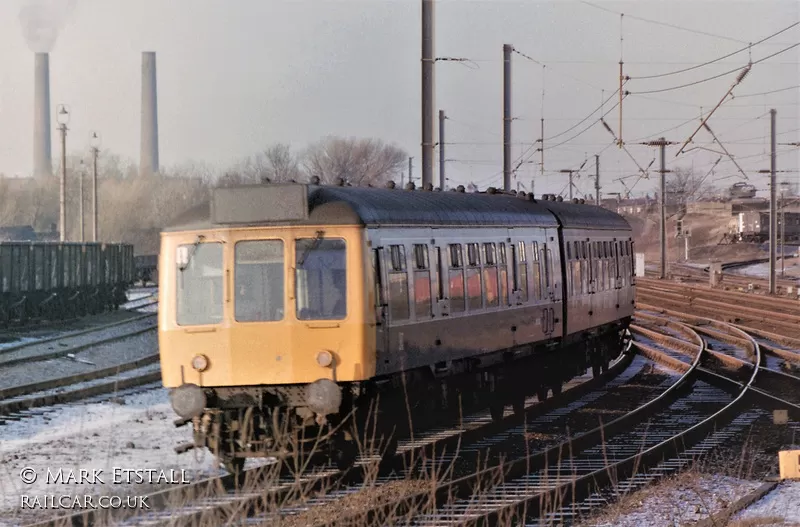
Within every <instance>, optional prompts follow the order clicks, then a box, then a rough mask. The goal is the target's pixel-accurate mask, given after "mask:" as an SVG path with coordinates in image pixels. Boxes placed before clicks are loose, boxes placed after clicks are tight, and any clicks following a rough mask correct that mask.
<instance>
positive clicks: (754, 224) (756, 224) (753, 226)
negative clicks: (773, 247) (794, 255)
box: [737, 210, 800, 243]
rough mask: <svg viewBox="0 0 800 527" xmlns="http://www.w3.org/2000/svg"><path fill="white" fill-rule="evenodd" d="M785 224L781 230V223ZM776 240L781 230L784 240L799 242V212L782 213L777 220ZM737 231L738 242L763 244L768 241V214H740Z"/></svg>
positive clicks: (749, 212) (760, 212) (753, 212)
mask: <svg viewBox="0 0 800 527" xmlns="http://www.w3.org/2000/svg"><path fill="white" fill-rule="evenodd" d="M782 222H786V224H785V225H784V226H783V229H781V223H782ZM777 227H778V231H777V234H778V240H780V235H781V230H783V236H784V240H785V241H787V242H796V241H800V212H798V211H796V210H795V211H783V212H781V213H779V214H778V218H777ZM737 231H738V235H739V241H743V242H756V243H758V242H765V241H767V240H769V212H762V211H747V212H740V213H739V218H738V223H737Z"/></svg>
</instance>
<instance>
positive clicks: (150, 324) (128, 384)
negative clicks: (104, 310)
mask: <svg viewBox="0 0 800 527" xmlns="http://www.w3.org/2000/svg"><path fill="white" fill-rule="evenodd" d="M141 300H142V301H143V302H142V304H143V305H148V303H149V302H150V300H149V299H144V298H143V299H141ZM155 317H156V314H155V313H148V314H144V315H140V316H135V317H132V318H129V319H127V320H123V321H118V322H114V323H110V324H104V325H101V326H95V327H92V328H89V329H85V330H79V331H73V332H68V333H64V334H60V335H56V336H53V337H49V338H44V339H39V340H34V341H32V342H27V343H22V344H20V345H17V346H13V347H10V348H5V349H2V350H0V374H4V377H5V381H6V382H5V383H4V384H6V386H5V387H3V388H0V425H2V424H6V423H7V422H9V421H18V420H20V419H24V418H27V417H32V416H37V415H42V414H47V413H51V412H54V411H57V410H58V409H59V408H60V407H62V406H63V405H66V404H70V403H74V402H76V401H85V402H102V401H105V400H108V399H111V398H113V397H122V396H127V395H132V394H136V393H140V392H142V391H147V390H151V389H155V388H159V387H160V382H159V381H160V379H161V375H160V369H159V365H158V364H157V363H158V358H159V356H158V353H157V352H156V353H151V354H148V355H145V356H142V357H138V358H136V359H133V360H129V361H126V362H123V363H119V364H114V365H110V366H105V367H95V368H93V369H89V370H88V371H85V370H86V368H85V367H79V368H77V369H80V370H84V371H78V372H76V373H67V374H65V375H61V376H57V377H53V378H49V379H44V380H40V381H36V382H15V379H16V378H21V379H25V378H27V377H28V376H29V372H30V364H31V363H42V364H44V365H45V366H46V367H49V368H52V367H53V366H56V367H57V364H50V362H51V361H53V360H54V359H67V360H70V361H71V362H75V363H82V364H86V365H87V366H96V365H95V363H93V362H92V361H89V360H85V359H82V358H80V357H78V355H77V354H79V353H80V352H82V351H89V350H91V349H92V348H96V347H98V346H103V345H105V344H111V343H114V342H118V341H122V340H125V339H129V338H132V337H135V336H137V335H141V334H144V333H148V332H151V331H153V330H155V329H156V327H157V326H156V324H155V323H154V318H155ZM21 374H23V375H21Z"/></svg>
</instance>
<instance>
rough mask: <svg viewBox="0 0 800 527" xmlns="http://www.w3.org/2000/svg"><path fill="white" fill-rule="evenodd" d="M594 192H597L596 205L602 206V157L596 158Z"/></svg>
mask: <svg viewBox="0 0 800 527" xmlns="http://www.w3.org/2000/svg"><path fill="white" fill-rule="evenodd" d="M594 191H595V198H594V201H595V205H597V206H598V207H599V206H600V156H599V155H597V154H595V156H594Z"/></svg>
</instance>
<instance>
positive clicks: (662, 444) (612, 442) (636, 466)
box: [325, 327, 763, 525]
mask: <svg viewBox="0 0 800 527" xmlns="http://www.w3.org/2000/svg"><path fill="white" fill-rule="evenodd" d="M673 329H674V330H675V331H677V328H675V327H673ZM731 329H733V328H731ZM682 332H683V333H684V334H689V335H692V334H693V340H694V343H695V344H696V345H697V352H696V353H695V357H694V359H693V360H691V362H690V363H688V362H689V361H687V360H686V355H687V353H688V351H687V349H686V346H685V343H684V342H682V345H681V346H680V347H679V348H678V349H677V350H672V353H664V352H659V351H658V349H657V346H648V348H649V349H648V350H647V354H648V355H651V356H654V357H655V356H657V355H660V356H661V358H662V360H666V362H668V363H670V364H674V365H676V366H678V367H679V368H680V370H682V371H684V374H683V376H682V377H681V379H683V380H684V382H683V383H680V384H677V383H676V385H675V386H674V387H673V388H671V389H669V390H667V391H666V392H665V393H664V394H663V395H661V396H659V397H658V398H656V399H654V400H653V401H651V402H649V403H646V404H644V405H642V406H641V407H639V408H637V409H636V410H634V411H632V412H628V413H626V414H625V415H624V416H622V417H620V418H618V419H616V420H614V421H612V422H610V423H608V424H606V425H605V426H604V427H600V428H597V429H595V430H593V431H591V432H588V433H585V434H582V435H579V436H576V437H574V438H573V439H572V440H570V441H569V442H567V443H564V444H561V445H559V446H557V447H551V448H550V449H548V450H547V451H545V453H544V455H543V454H541V453H539V454H534V455H527V456H524V457H519V458H517V459H515V460H513V461H510V462H506V463H505V464H504V466H503V467H502V473H501V472H500V471H497V470H495V471H493V472H492V471H491V470H490V469H487V471H482V472H478V473H476V474H473V475H471V476H467V477H466V478H461V479H458V480H455V481H450V482H447V483H445V484H442V485H436V486H434V487H432V488H431V489H426V491H425V492H419V493H416V494H414V495H413V496H411V497H404V498H402V499H400V500H397V501H395V502H393V503H390V504H384V505H381V506H379V507H375V508H372V509H369V510H367V511H364V512H360V513H358V514H354V515H349V516H346V517H344V518H337V519H335V520H333V521H329V522H326V523H325V524H326V525H357V524H364V523H366V524H371V523H378V524H382V523H385V522H386V520H387V519H388V518H400V519H402V520H403V522H404V523H405V522H406V521H407V520H409V519H411V521H410V523H411V524H412V525H442V524H458V525H469V524H486V523H488V524H497V523H500V522H502V521H503V520H508V519H511V518H516V519H517V520H520V522H521V521H522V520H525V521H527V522H528V523H527V524H528V525H539V524H546V525H549V524H552V522H558V523H565V522H566V523H569V522H571V521H572V520H574V519H575V518H577V517H580V516H581V515H585V514H587V513H588V512H589V511H591V510H592V509H593V508H597V507H598V506H604V505H605V504H607V503H608V502H609V501H610V500H612V499H614V497H615V496H618V495H620V494H621V493H625V492H630V491H632V490H634V489H636V488H638V487H641V486H644V485H647V484H649V483H651V482H653V481H655V480H657V479H659V478H660V477H662V476H663V475H665V474H668V473H670V472H674V471H676V470H679V469H680V468H682V467H684V466H686V465H687V464H689V463H690V462H691V461H692V460H693V458H694V457H696V456H698V455H702V454H705V453H707V452H709V451H710V450H711V449H713V448H714V447H716V446H718V445H719V444H721V443H722V442H724V441H725V440H727V439H728V438H730V437H732V436H734V435H736V434H737V433H740V432H741V431H742V430H744V428H745V427H747V426H748V425H749V424H751V423H752V422H754V421H755V419H757V418H758V417H759V416H761V415H762V414H763V411H760V410H754V411H750V412H746V411H744V406H745V402H746V401H747V398H748V397H747V396H748V392H749V391H750V390H752V389H753V388H752V383H753V381H754V380H755V379H756V373H757V372H758V365H759V364H760V360H761V358H760V350H759V347H758V345H757V343H755V342H754V341H752V342H748V345H746V346H743V348H742V349H741V350H734V349H728V350H727V351H728V352H729V353H730V354H721V352H715V353H714V354H709V351H708V350H707V348H706V345H705V342H704V340H703V339H702V338H701V337H700V335H699V334H698V332H697V331H696V330H694V329H693V328H690V327H685V328H682ZM734 332H735V331H734ZM735 336H739V335H735ZM666 337H668V338H667V339H664V340H666V341H670V339H674V338H675V337H674V336H673V335H666ZM673 343H674V342H673ZM637 346H638V344H637ZM737 351H740V352H742V354H743V355H745V356H748V357H750V359H751V365H752V368H753V374H752V375H751V376H750V377H749V378H748V379H747V380H746V381H745V382H744V383H740V382H738V381H737V380H735V379H731V378H729V377H727V376H724V375H721V374H720V373H717V372H715V371H712V370H711V369H709V367H703V366H701V364H702V363H703V362H705V361H707V360H708V359H707V358H708V357H711V356H713V357H714V358H716V359H717V360H718V365H719V366H722V365H725V364H726V363H725V361H724V360H719V359H720V357H718V355H724V356H726V357H728V356H730V357H733V356H735V355H736V354H737V353H736V352H737ZM710 362H711V364H714V361H710ZM709 366H710V365H709ZM715 369H716V368H715ZM694 377H697V379H696V380H695V381H694V384H693V388H694V389H693V390H692V391H691V392H690V393H689V394H688V395H686V396H684V397H675V396H676V395H677V394H678V393H679V392H680V391H681V390H680V389H679V387H681V386H685V385H687V382H688V380H689V379H693V378H694ZM688 385H692V384H691V382H689V384H688ZM723 388H724V389H723ZM651 428H652V429H653V430H654V431H653V432H650V433H649V434H648V432H649V430H650V429H651ZM720 428H722V429H721V430H720ZM715 430H717V431H715ZM563 452H569V453H570V455H569V458H568V461H566V462H565V463H563V464H560V463H559V464H556V466H555V467H553V466H548V464H547V460H548V459H550V460H556V459H560V458H561V457H560V455H561V454H563ZM551 462H552V461H551ZM499 481H502V482H500V483H498V482H499ZM486 489H489V490H486ZM453 498H455V499H453ZM431 503H433V504H434V505H433V507H431ZM439 504H444V505H439Z"/></svg>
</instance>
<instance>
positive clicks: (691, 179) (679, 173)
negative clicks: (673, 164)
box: [665, 167, 715, 207]
mask: <svg viewBox="0 0 800 527" xmlns="http://www.w3.org/2000/svg"><path fill="white" fill-rule="evenodd" d="M665 185H666V189H667V194H666V196H665V198H666V202H667V204H668V205H679V206H681V207H685V206H686V204H687V203H690V202H692V201H698V200H700V199H703V198H707V197H710V196H712V195H713V194H714V192H715V189H714V187H713V186H712V185H711V184H709V183H706V179H705V177H703V176H699V175H697V174H696V173H695V172H694V171H693V170H692V169H690V168H683V167H678V168H676V169H674V170H673V171H672V172H670V173H669V174H667V180H666V182H665Z"/></svg>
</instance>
